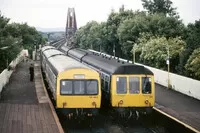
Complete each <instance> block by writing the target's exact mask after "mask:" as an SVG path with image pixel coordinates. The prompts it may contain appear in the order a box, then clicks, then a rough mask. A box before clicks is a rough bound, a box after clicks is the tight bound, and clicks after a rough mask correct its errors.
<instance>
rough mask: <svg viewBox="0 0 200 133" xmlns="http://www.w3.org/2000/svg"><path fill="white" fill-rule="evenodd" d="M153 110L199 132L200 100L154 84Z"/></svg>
mask: <svg viewBox="0 0 200 133" xmlns="http://www.w3.org/2000/svg"><path fill="white" fill-rule="evenodd" d="M155 92H156V105H155V108H154V109H155V110H159V111H161V112H164V113H166V114H167V115H168V116H169V117H171V118H173V119H174V120H176V121H178V122H180V123H181V124H184V125H185V126H186V127H188V128H190V129H191V130H193V131H194V132H200V101H199V100H197V99H194V98H192V97H189V96H186V95H183V94H181V93H179V92H176V91H174V90H168V89H167V88H166V87H163V86H161V85H158V84H156V86H155Z"/></svg>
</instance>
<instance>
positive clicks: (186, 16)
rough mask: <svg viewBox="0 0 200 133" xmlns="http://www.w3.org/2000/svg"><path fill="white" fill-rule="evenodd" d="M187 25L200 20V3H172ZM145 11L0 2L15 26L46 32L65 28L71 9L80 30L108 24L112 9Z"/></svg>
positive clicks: (136, 5)
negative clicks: (89, 24)
mask: <svg viewBox="0 0 200 133" xmlns="http://www.w3.org/2000/svg"><path fill="white" fill-rule="evenodd" d="M172 2H173V3H174V4H173V7H177V8H178V9H177V11H178V12H179V14H180V17H181V19H183V22H184V23H185V24H187V23H189V22H192V23H193V22H194V21H195V20H199V19H200V7H199V6H200V0H172ZM122 4H124V5H125V9H133V10H137V9H140V10H143V7H142V3H141V0H98V1H97V0H71V1H70V0H0V10H1V12H2V14H3V15H5V16H6V17H8V18H11V22H20V23H21V22H27V23H28V24H29V25H31V26H35V27H42V28H57V27H65V24H66V19H67V10H68V7H74V8H75V12H76V18H77V25H78V27H80V26H83V25H85V24H86V23H87V22H88V21H91V20H95V21H98V22H101V21H106V19H107V17H108V14H109V13H110V12H111V9H114V10H115V11H118V9H119V7H121V5H122Z"/></svg>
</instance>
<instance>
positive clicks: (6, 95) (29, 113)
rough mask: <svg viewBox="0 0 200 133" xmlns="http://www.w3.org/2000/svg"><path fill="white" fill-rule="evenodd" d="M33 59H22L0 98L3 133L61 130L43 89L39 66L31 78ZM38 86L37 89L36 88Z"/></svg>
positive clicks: (54, 132)
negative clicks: (31, 60)
mask: <svg viewBox="0 0 200 133" xmlns="http://www.w3.org/2000/svg"><path fill="white" fill-rule="evenodd" d="M29 66H30V63H29V62H21V63H20V64H19V65H18V66H17V67H16V69H15V71H14V72H13V74H12V75H11V78H10V81H9V83H8V84H7V85H6V86H5V88H4V89H3V91H2V94H1V99H0V133H59V126H58V124H57V122H58V121H56V120H55V117H54V115H53V112H52V108H51V107H50V105H49V103H48V99H47V96H46V95H45V92H44V90H42V89H43V88H42V84H41V82H40V80H41V76H37V74H39V71H38V70H39V68H36V69H35V75H36V76H35V77H36V78H35V81H33V82H31V81H30V80H29ZM36 88H37V89H36Z"/></svg>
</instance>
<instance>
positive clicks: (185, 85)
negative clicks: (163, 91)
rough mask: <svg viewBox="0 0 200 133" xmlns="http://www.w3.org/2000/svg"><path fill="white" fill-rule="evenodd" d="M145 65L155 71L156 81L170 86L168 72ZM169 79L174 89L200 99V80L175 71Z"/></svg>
mask: <svg viewBox="0 0 200 133" xmlns="http://www.w3.org/2000/svg"><path fill="white" fill-rule="evenodd" d="M90 51H93V50H90ZM93 52H96V53H100V52H97V51H93ZM103 55H106V56H108V57H110V55H108V54H104V53H103ZM112 57H113V56H112ZM119 59H120V60H121V61H124V62H127V60H125V59H121V58H119ZM129 62H130V63H132V61H129ZM135 64H137V65H142V66H145V65H143V64H138V63H135ZM145 67H146V68H148V69H150V70H151V71H152V72H153V73H154V76H155V82H156V83H158V84H160V85H163V86H165V87H168V72H166V71H163V70H159V69H156V68H153V67H149V66H145ZM169 80H170V85H171V87H172V89H173V90H175V91H178V92H181V93H183V94H186V95H188V96H190V97H193V98H196V99H199V100H200V81H198V80H194V79H191V78H187V77H184V76H180V75H177V74H174V73H169Z"/></svg>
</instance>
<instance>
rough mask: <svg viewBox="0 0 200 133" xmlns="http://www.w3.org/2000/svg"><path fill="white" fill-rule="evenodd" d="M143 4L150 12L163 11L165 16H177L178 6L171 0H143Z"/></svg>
mask: <svg viewBox="0 0 200 133" xmlns="http://www.w3.org/2000/svg"><path fill="white" fill-rule="evenodd" d="M142 2H143V3H142V5H143V7H144V9H146V10H147V11H148V12H149V13H150V14H156V13H162V14H164V15H165V16H172V17H174V16H176V17H178V14H177V12H176V8H173V7H172V4H173V2H172V1H171V0H142Z"/></svg>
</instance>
